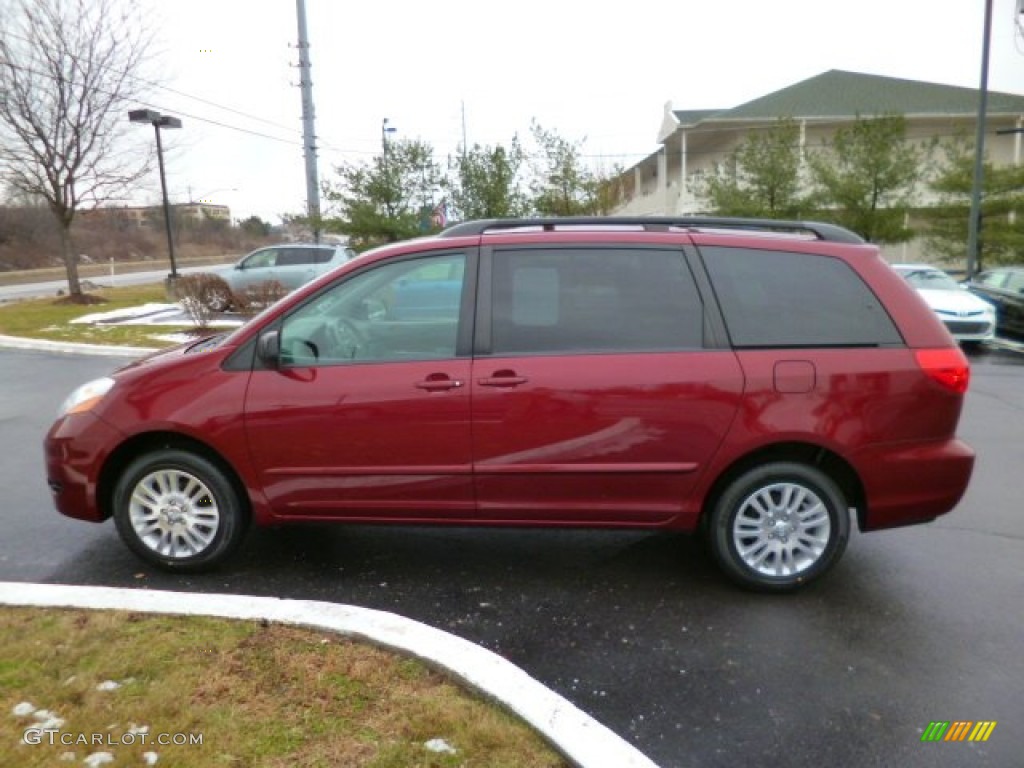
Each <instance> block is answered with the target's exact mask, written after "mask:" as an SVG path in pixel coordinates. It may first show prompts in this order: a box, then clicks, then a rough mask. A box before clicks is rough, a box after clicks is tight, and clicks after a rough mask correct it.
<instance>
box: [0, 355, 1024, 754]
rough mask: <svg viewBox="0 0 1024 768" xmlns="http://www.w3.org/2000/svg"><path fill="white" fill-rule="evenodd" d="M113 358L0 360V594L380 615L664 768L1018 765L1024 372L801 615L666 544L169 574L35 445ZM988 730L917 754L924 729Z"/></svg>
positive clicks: (990, 376)
mask: <svg viewBox="0 0 1024 768" xmlns="http://www.w3.org/2000/svg"><path fill="white" fill-rule="evenodd" d="M118 364H119V361H117V360H114V359H107V358H77V357H68V356H65V355H57V354H48V353H39V352H14V351H4V350H0V451H2V455H3V456H4V457H5V458H4V461H3V463H2V468H0V487H2V488H3V489H4V492H5V498H4V503H3V505H2V508H3V511H4V518H5V527H4V535H3V537H2V539H0V579H2V580H8V581H39V582H45V583H74V584H88V585H110V586H122V587H129V588H152V589H173V590H188V591H197V592H229V593H239V594H254V595H276V596H282V597H294V598H303V599H315V600H326V601H330V602H338V603H346V604H353V605H360V606H366V607H371V608H377V609H381V610H387V611H393V612H396V613H400V614H402V615H405V616H408V617H410V618H414V619H417V620H419V621H423V622H425V623H427V624H430V625H432V626H436V627H438V628H441V629H445V630H447V631H450V632H453V633H455V634H457V635H459V636H461V637H464V638H466V639H469V640H472V641H473V642H476V643H478V644H480V645H482V646H484V647H486V648H488V649H490V650H493V651H496V652H497V653H499V654H501V655H503V656H505V657H506V658H508V659H509V660H511V661H513V662H514V663H516V664H517V665H519V666H521V667H522V668H524V669H525V670H527V671H528V672H529V673H530V674H531V675H533V676H534V677H535V678H537V679H538V680H540V681H541V682H543V683H545V684H546V685H548V686H549V687H550V688H552V689H554V690H555V691H557V692H558V693H561V694H562V695H564V696H565V697H567V698H568V699H570V700H571V701H572V702H573V703H575V704H576V705H577V706H579V707H580V708H582V709H583V710H584V711H586V712H588V713H590V714H591V715H593V716H594V717H596V718H597V719H598V720H599V721H601V722H602V723H604V724H605V725H607V726H609V727H610V728H612V729H613V730H615V731H616V732H618V733H620V734H621V735H623V736H624V737H625V738H627V739H628V740H629V741H630V742H632V743H633V744H635V745H636V746H637V747H638V748H640V749H641V750H642V751H643V752H644V753H646V754H647V755H648V756H649V757H651V758H652V759H653V760H654V761H655V762H657V763H658V764H659V765H661V766H663V767H664V768H674V767H675V766H732V765H736V764H743V765H749V766H805V765H806V766H811V765H813V766H819V765H835V766H851V768H852V767H853V766H858V767H859V766H870V765H877V766H889V765H901V766H922V767H923V766H961V765H981V766H1011V765H1020V760H1019V755H1020V754H1022V753H1024V735H1022V729H1021V725H1022V723H1024V698H1022V697H1021V696H1020V685H1019V683H1020V680H1022V679H1024V657H1022V655H1021V653H1020V648H1021V641H1020V638H1021V637H1022V636H1024V635H1022V631H1024V621H1022V612H1021V611H1020V610H1019V609H1018V608H1017V606H1018V605H1019V602H1020V597H1019V596H1020V595H1021V594H1024V569H1022V568H1021V566H1020V564H1021V562H1024V520H1022V514H1021V512H1022V509H1021V504H1020V497H1021V490H1022V486H1021V480H1020V467H1021V466H1024V440H1022V439H1021V436H1022V435H1024V356H1021V355H1019V354H1017V353H1015V352H1012V351H1009V350H993V351H990V352H988V353H986V354H983V355H980V356H978V357H976V358H974V366H973V367H974V372H973V382H972V389H971V392H970V394H969V395H968V398H967V403H966V406H965V412H964V417H963V420H962V422H961V434H962V436H963V437H964V438H965V439H966V440H967V441H968V442H969V443H971V444H972V445H973V446H974V447H975V449H976V450H977V451H978V456H979V461H978V465H977V468H976V473H975V477H974V479H973V481H972V485H971V488H970V489H969V491H968V494H967V496H966V497H965V499H964V501H963V502H962V503H961V505H960V506H959V507H958V508H957V510H955V511H954V512H953V513H952V514H950V515H948V516H946V517H945V518H942V519H941V520H939V521H937V522H935V523H932V524H930V525H927V526H919V527H914V528H907V529H903V530H896V531H889V532H883V533H876V534H870V535H863V536H861V535H854V536H853V538H852V539H851V543H850V547H849V549H848V551H847V553H846V555H845V557H844V559H843V561H842V562H841V563H840V565H839V567H838V568H837V569H836V570H835V571H834V572H833V573H832V574H830V576H829V578H827V579H826V580H824V581H822V582H821V583H819V584H815V585H812V587H810V588H809V589H807V590H805V591H803V592H801V593H798V594H796V595H791V596H784V597H772V596H768V597H766V596H762V595H752V594H747V593H744V592H740V591H738V590H736V589H735V588H733V587H732V586H731V585H730V584H728V583H727V582H725V581H724V580H723V578H722V577H721V576H720V575H719V573H718V571H717V570H716V569H715V567H714V566H713V564H712V563H711V562H710V561H709V559H708V558H707V557H706V556H705V554H704V552H703V551H702V549H701V547H700V546H699V545H698V543H697V542H696V541H695V540H693V539H690V538H688V537H685V536H680V535H675V534H671V535H670V534H658V533H635V532H610V533H601V532H567V531H547V532H538V531H529V530H522V531H481V530H474V529H467V528H458V529H428V528H375V527H370V526H358V527H355V526H354V527H338V526H335V527H326V526H303V527H296V528H288V529H281V530H265V531H256V532H254V534H253V535H252V536H251V537H250V538H249V540H248V542H247V544H246V546H245V548H244V551H243V552H242V553H241V555H240V556H239V557H238V558H237V559H236V560H234V561H232V562H231V563H230V564H229V566H228V567H226V568H224V569H222V570H221V571H218V572H216V573H214V574H209V575H205V576H194V577H180V576H168V575H166V574H162V573H159V572H156V571H153V570H151V569H149V568H147V567H145V566H143V565H141V564H140V563H139V561H137V560H136V559H134V558H133V557H132V556H131V555H130V554H129V553H128V552H127V550H126V549H125V548H124V547H123V546H122V545H121V544H120V542H119V540H118V539H117V537H116V534H115V533H114V531H113V527H112V525H110V524H109V523H108V524H105V525H102V526H95V525H90V524H87V523H79V522H76V521H72V520H66V519H63V518H61V517H60V516H59V515H57V514H56V513H55V512H54V511H53V510H52V506H51V504H50V499H49V495H48V491H47V489H46V485H45V478H44V476H43V469H42V451H41V448H40V442H41V439H42V435H43V433H44V431H45V429H46V427H47V426H48V424H49V423H50V421H51V419H52V417H53V414H54V411H55V409H56V407H57V405H58V403H59V402H60V400H61V399H62V398H63V397H64V396H65V395H66V394H67V392H68V391H69V390H70V389H71V388H72V387H73V386H74V385H75V384H77V383H79V382H81V381H83V380H85V379H89V378H92V377H94V376H96V375H101V374H102V373H104V372H106V371H109V370H110V369H111V368H113V367H114V366H116V365H118ZM936 720H939V721H945V720H972V721H976V720H989V721H996V722H997V726H996V728H995V729H994V731H993V733H992V735H991V737H990V739H989V740H988V741H987V742H985V743H967V742H964V743H922V742H921V736H922V734H923V732H924V731H925V729H926V728H927V726H928V725H929V723H930V722H932V721H936Z"/></svg>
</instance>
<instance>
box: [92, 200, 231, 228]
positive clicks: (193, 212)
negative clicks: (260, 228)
mask: <svg viewBox="0 0 1024 768" xmlns="http://www.w3.org/2000/svg"><path fill="white" fill-rule="evenodd" d="M84 213H85V214H86V215H87V216H105V217H108V218H110V219H116V220H118V221H123V222H126V223H130V224H134V225H136V226H139V227H142V226H146V225H149V224H153V223H156V224H159V225H160V226H163V220H164V209H163V207H162V206H159V205H145V206H121V207H113V206H110V207H104V208H96V209H94V210H90V211H84ZM171 220H172V221H175V222H178V223H179V224H183V223H185V224H187V223H199V222H203V221H222V222H225V223H227V224H230V223H231V209H230V208H228V206H226V205H213V204H210V203H180V204H176V205H172V206H171Z"/></svg>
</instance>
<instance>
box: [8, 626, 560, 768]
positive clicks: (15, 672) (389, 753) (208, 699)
mask: <svg viewBox="0 0 1024 768" xmlns="http://www.w3.org/2000/svg"><path fill="white" fill-rule="evenodd" d="M0 706H2V710H0V723H2V724H3V725H2V727H0V765H4V766H8V765H10V766H20V767H22V768H31V767H32V766H52V765H102V764H106V763H104V762H101V761H102V758H99V757H96V756H95V753H99V752H107V753H109V754H110V756H111V757H112V758H113V762H112V763H110V764H111V765H115V766H116V765H147V764H149V765H153V764H156V765H158V766H160V767H161V768H171V767H172V766H182V767H185V766H187V767H188V768H195V767H196V766H274V767H277V766H280V767H281V768H283V767H284V766H288V767H289V768H291V767H303V766H325V767H326V766H345V768H350V767H351V768H356V767H367V768H370V767H372V768H408V767H409V766H422V767H423V768H435V767H436V768H447V767H448V766H452V767H454V766H488V767H490V766H494V767H496V768H500V767H502V766H508V767H509V768H512V767H513V766H530V768H534V767H536V768H544V767H545V766H559V767H564V766H568V765H569V764H568V763H567V762H566V761H565V760H564V758H562V757H561V756H560V755H559V754H558V753H557V752H555V751H554V750H553V749H551V748H550V747H549V746H548V744H547V743H546V742H545V741H544V740H543V739H541V738H540V736H539V735H537V734H536V733H535V732H534V731H533V730H532V729H530V728H529V727H528V726H526V725H525V724H523V723H522V722H521V721H519V720H518V719H517V718H515V717H514V716H512V715H510V714H509V713H507V712H506V711H505V710H503V709H502V708H500V707H498V706H496V705H494V704H492V703H490V702H487V701H484V700H482V699H481V698H480V697H478V696H476V695H475V694H473V693H471V692H468V691H466V690H465V689H463V688H461V687H459V686H458V685H456V684H455V683H453V682H452V681H451V680H449V679H448V678H447V677H445V676H444V675H442V674H440V673H438V672H437V671H434V670H432V669H430V668H428V667H427V666H425V665H424V664H422V663H420V662H419V661H417V660H413V659H408V658H404V657H401V656H398V655H396V654H392V653H390V652H387V651H383V650H380V649H378V648H376V647H374V646H371V645H369V644H366V643H361V642H355V641H351V640H349V639H347V638H344V637H342V636H340V635H336V634H333V633H328V632H323V631H314V630H309V629H303V628H296V627H289V626H283V625H279V624H271V623H261V622H252V621H235V620H226V619H215V618H202V617H175V616H153V615H149V614H138V613H128V612H117V611H86V610H72V609H57V608H48V609H42V608H20V607H0ZM39 710H45V711H44V712H42V713H40V712H39ZM47 718H57V719H58V720H51V722H50V725H51V726H52V727H54V728H56V730H55V731H53V732H52V733H53V735H52V736H50V735H49V733H47V732H42V733H40V731H39V727H38V726H39V723H40V722H43V721H45V720H46V719H47ZM33 726H35V728H34V729H33ZM26 729H29V730H28V731H26ZM26 740H27V741H29V742H37V743H25V741H26ZM51 742H52V743H51ZM198 742H201V743H198ZM147 753H148V754H147ZM72 755H73V758H72ZM90 755H93V757H91V758H90ZM154 758H155V762H154ZM90 761H91V762H90Z"/></svg>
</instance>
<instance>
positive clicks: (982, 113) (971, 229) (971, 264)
mask: <svg viewBox="0 0 1024 768" xmlns="http://www.w3.org/2000/svg"><path fill="white" fill-rule="evenodd" d="M991 37H992V0H985V32H984V36H983V37H982V40H981V94H980V97H979V99H978V120H977V125H976V126H975V131H974V183H973V184H972V186H971V214H970V215H971V218H970V220H969V221H968V222H967V279H968V280H970V279H971V278H972V277H974V273H975V272H977V271H978V232H979V230H980V229H981V190H982V187H983V186H984V174H985V165H984V162H985V122H986V117H987V115H988V52H989V44H990V38H991Z"/></svg>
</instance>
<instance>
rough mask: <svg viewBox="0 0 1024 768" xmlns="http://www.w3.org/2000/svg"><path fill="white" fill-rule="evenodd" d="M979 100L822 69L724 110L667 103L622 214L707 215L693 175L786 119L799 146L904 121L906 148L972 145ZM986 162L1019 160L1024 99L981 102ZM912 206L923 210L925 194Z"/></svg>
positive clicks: (910, 247)
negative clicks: (867, 125) (876, 118)
mask: <svg viewBox="0 0 1024 768" xmlns="http://www.w3.org/2000/svg"><path fill="white" fill-rule="evenodd" d="M978 96H979V92H978V91H977V90H975V89H971V88H959V87H954V86H948V85H939V84H935V83H925V82H918V81H915V80H900V79H897V78H892V77H881V76H878V75H864V74H859V73H856V72H843V71H840V70H830V71H828V72H824V73H822V74H820V75H817V76H815V77H812V78H810V79H808V80H804V81H802V82H799V83H796V84H795V85H791V86H789V87H787V88H783V89H782V90H780V91H776V92H774V93H769V94H767V95H765V96H761V97H759V98H757V99H754V100H753V101H749V102H747V103H746V104H741V105H740V106H738V107H733V108H731V109H690V110H676V109H673V107H672V104H671V102H669V103H668V104H666V105H665V112H664V115H663V117H662V122H661V128H660V129H659V131H658V142H659V143H660V144H661V148H660V149H659V150H658V151H657V152H655V153H654V154H652V155H649V156H648V157H646V158H644V159H643V160H641V161H640V162H639V163H637V164H636V165H635V166H633V167H632V168H630V169H628V170H627V171H626V172H625V174H624V177H623V184H622V189H623V190H624V202H623V203H622V204H621V205H620V206H619V207H618V208H617V209H616V210H615V213H616V214H620V215H640V216H671V215H677V214H678V215H692V214H698V213H701V212H705V211H706V207H707V204H706V202H705V201H704V200H702V199H701V198H700V197H698V195H697V194H696V191H695V190H696V188H697V184H696V183H695V182H697V181H698V180H699V179H700V177H701V176H702V175H703V174H705V173H709V172H711V171H712V169H713V168H714V167H715V165H716V164H717V163H720V162H722V161H724V160H725V159H726V158H727V157H728V156H729V154H730V153H731V152H732V151H733V150H735V149H736V148H737V147H738V146H739V145H740V144H741V143H743V140H744V139H745V138H746V137H747V135H748V134H750V133H752V132H756V131H760V130H764V129H766V128H769V127H771V126H772V125H773V124H774V123H775V121H777V120H778V119H779V118H791V119H793V120H794V121H795V122H796V123H797V125H798V126H799V127H800V145H801V147H802V148H807V147H816V146H821V145H822V143H823V142H824V141H826V140H828V139H830V138H831V136H832V135H833V134H834V133H835V131H836V129H837V128H840V127H842V126H844V125H849V124H851V123H852V122H853V121H854V120H856V119H857V117H858V116H861V117H866V116H871V115H880V114H902V115H903V116H904V117H905V119H906V123H907V138H908V140H910V141H926V140H929V139H932V138H936V137H939V138H945V137H952V136H955V135H957V134H963V135H966V136H967V137H969V138H971V139H973V136H974V131H975V125H976V120H977V112H978ZM987 112H988V129H987V132H986V137H985V140H986V145H985V146H986V155H987V156H988V158H989V160H990V161H992V162H993V163H994V164H996V165H1007V164H1017V165H1019V164H1020V163H1021V162H1024V146H1022V142H1024V134H1022V133H1019V132H1018V133H1009V134H998V133H997V131H1003V130H1007V129H1011V130H1012V129H1016V130H1022V129H1024V96H1020V95H1015V94H1009V93H993V92H990V93H989V96H988V110H987ZM917 196H918V200H917V203H918V204H919V205H922V206H927V205H928V204H929V202H930V200H929V194H928V191H927V189H925V188H924V185H922V188H921V189H919V190H918V195H917ZM888 251H889V252H888V253H887V256H889V257H891V258H894V259H911V258H918V257H920V253H919V248H918V247H917V246H916V245H915V244H907V245H903V246H893V247H891V248H889V249H888Z"/></svg>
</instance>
